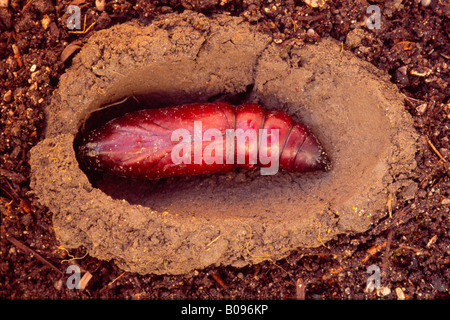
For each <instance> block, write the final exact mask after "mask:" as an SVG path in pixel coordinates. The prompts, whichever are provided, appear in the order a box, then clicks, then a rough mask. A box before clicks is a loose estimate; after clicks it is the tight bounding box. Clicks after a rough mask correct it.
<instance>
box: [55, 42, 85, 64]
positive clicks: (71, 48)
mask: <svg viewBox="0 0 450 320" xmlns="http://www.w3.org/2000/svg"><path fill="white" fill-rule="evenodd" d="M80 49H81V46H79V45H78V44H75V43H70V44H69V45H68V46H67V47H65V48H64V50H63V51H62V52H61V56H60V57H59V60H61V61H62V62H65V61H66V60H67V59H69V58H70V57H71V56H72V55H73V54H74V53H75V52H76V51H78V50H80Z"/></svg>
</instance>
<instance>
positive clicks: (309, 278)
mask: <svg viewBox="0 0 450 320" xmlns="http://www.w3.org/2000/svg"><path fill="white" fill-rule="evenodd" d="M69 4H70V3H69V2H67V3H66V2H62V3H59V4H58V5H57V6H54V5H53V3H52V2H51V1H46V0H34V1H31V2H29V3H28V4H25V3H21V2H17V1H12V3H11V5H10V7H9V8H8V9H4V8H1V9H0V29H1V30H2V34H1V36H0V39H1V40H2V42H1V43H0V55H1V57H2V58H3V59H2V61H0V79H1V81H0V86H1V93H2V96H1V97H2V101H1V108H2V109H1V110H2V112H1V119H0V127H1V128H2V132H1V135H0V150H1V152H2V158H1V162H0V166H1V167H0V182H1V185H0V186H1V190H0V206H1V207H0V208H1V226H0V228H1V236H2V238H1V242H0V252H1V255H2V260H1V265H0V270H1V275H0V290H1V291H0V292H1V297H3V298H8V299H49V298H50V299H76V298H84V299H87V298H109V299H114V298H121V299H292V298H298V299H300V298H303V297H306V299H324V298H325V299H363V298H369V299H375V298H378V297H383V298H388V299H396V298H398V297H399V296H400V295H401V293H403V294H404V295H405V298H406V299H448V298H449V297H450V293H449V289H450V288H449V287H450V285H449V283H450V273H449V271H448V266H449V265H450V237H449V231H450V230H449V229H450V223H449V206H450V191H449V190H450V188H449V185H450V180H449V174H448V172H449V161H450V157H449V156H450V151H449V150H450V143H449V132H450V130H449V126H450V107H449V101H448V96H449V88H448V82H449V71H448V59H449V43H450V42H449V39H448V31H449V28H450V22H449V8H448V7H445V5H444V1H437V0H432V1H431V4H430V5H429V6H423V5H422V4H420V3H416V2H415V1H403V3H402V2H401V1H392V2H387V3H376V4H378V5H379V6H380V7H381V9H382V21H381V29H380V30H375V31H372V30H368V29H366V28H365V27H363V28H361V24H362V22H363V21H364V19H365V17H366V16H365V10H366V8H367V6H368V5H369V3H367V2H365V1H346V2H340V1H336V2H331V1H330V3H328V4H326V5H325V6H324V7H322V8H310V7H309V6H307V5H306V4H304V3H300V2H299V1H297V2H294V1H270V2H269V1H267V2H262V1H261V2H260V1H258V0H256V1H252V2H250V1H249V2H244V3H243V4H242V3H241V2H238V1H236V2H234V1H214V0H213V1H180V2H178V1H161V3H159V4H158V5H155V4H149V3H147V2H145V1H137V2H135V1H130V2H127V1H118V2H115V3H114V4H112V3H108V4H107V5H106V8H105V9H104V10H103V11H100V10H99V9H100V8H95V5H94V4H92V3H84V2H79V5H80V6H81V9H82V15H83V16H84V15H85V14H86V17H87V18H86V29H87V28H88V27H89V26H91V25H92V24H93V23H94V22H95V24H94V25H93V26H92V28H90V29H89V30H88V32H86V33H70V32H69V30H68V29H67V27H66V25H65V21H66V19H67V17H68V16H69V15H68V14H67V13H65V11H66V8H67V6H68V5H69ZM184 10H194V11H198V12H201V13H203V14H206V15H210V14H212V13H227V12H228V13H230V14H231V15H235V16H240V17H243V18H244V20H246V21H249V22H250V23H252V24H253V25H254V27H255V28H256V29H257V30H259V31H261V32H264V33H268V34H270V35H272V36H273V38H274V39H275V42H276V43H278V44H279V45H280V46H283V45H286V46H291V45H293V46H298V47H302V46H303V45H304V44H306V43H316V42H321V39H323V38H327V37H332V38H334V39H336V40H337V41H339V42H342V48H343V50H348V51H352V52H354V53H355V54H356V55H357V56H359V57H360V58H362V59H363V60H366V61H368V62H370V63H372V64H373V65H374V66H375V67H377V68H379V69H380V70H383V71H386V72H388V73H389V74H390V75H391V76H392V79H391V81H392V82H393V83H395V84H396V85H397V86H398V88H399V89H400V90H401V92H402V93H403V94H404V95H405V96H406V104H405V107H406V109H407V110H408V112H409V113H410V114H411V116H412V117H413V119H414V124H415V129H416V130H417V132H418V133H419V134H420V137H419V139H418V148H419V150H418V152H417V154H416V161H417V169H416V171H415V176H416V179H415V183H412V184H409V185H408V186H407V187H405V188H403V189H402V190H401V191H400V192H398V193H397V194H395V195H394V196H393V198H392V201H389V202H388V209H387V211H388V212H389V213H390V217H389V216H388V217H387V218H385V219H384V220H383V221H382V222H381V223H379V224H378V225H375V226H373V227H372V228H371V229H370V230H369V231H367V232H365V233H363V234H352V235H341V236H338V237H337V238H336V239H335V240H332V241H329V242H326V243H324V244H323V246H321V247H319V248H315V249H299V250H295V251H293V252H292V253H291V254H290V255H289V256H288V257H287V258H285V259H281V260H276V261H269V262H263V263H260V264H256V265H252V266H247V267H243V268H236V267H208V268H206V269H199V270H197V271H194V272H193V273H191V274H189V275H188V276H181V275H180V276H164V275H151V274H150V275H138V274H135V273H130V272H126V273H123V271H121V270H120V269H119V268H118V267H117V266H116V265H115V264H114V261H109V262H107V261H101V260H97V259H95V258H93V257H90V256H89V255H87V256H86V255H85V253H86V250H85V248H83V247H80V248H78V249H73V250H69V251H67V250H66V249H65V248H63V247H61V246H60V244H59V242H58V239H57V238H56V237H55V233H54V230H53V227H52V213H51V212H49V210H48V209H47V208H46V207H44V206H42V205H40V204H39V203H38V201H37V197H36V196H35V195H34V194H33V192H30V165H29V159H30V154H29V151H30V149H31V147H33V146H34V145H35V144H36V143H37V142H38V141H40V140H41V139H42V138H43V134H42V133H43V130H44V128H43V126H44V124H45V119H44V118H45V116H44V112H43V110H44V107H45V106H46V105H47V104H48V103H49V101H50V96H51V94H52V92H53V91H54V90H55V89H56V87H57V86H58V84H59V82H60V77H61V75H62V74H63V73H64V71H65V69H66V68H67V67H68V66H70V64H71V59H72V55H71V51H70V50H71V49H73V50H76V49H77V47H76V46H75V45H79V46H82V45H83V44H84V43H85V41H86V40H87V39H88V38H89V37H90V36H91V35H92V31H93V30H101V29H105V28H108V27H111V26H113V25H116V24H118V23H122V22H125V21H129V20H132V19H137V20H139V21H140V22H141V23H144V24H145V23H150V22H152V21H153V20H154V19H155V18H156V17H160V16H161V15H164V14H168V13H171V12H181V11H184ZM308 30H309V31H308ZM307 31H308V32H307ZM312 31H314V32H312ZM65 48H66V50H64V49H65ZM67 48H68V49H67ZM61 60H64V62H63V61H61ZM397 178H398V180H402V178H403V177H400V176H399V177H397ZM74 258H75V259H74ZM73 263H75V264H77V265H79V266H80V267H81V270H82V272H83V274H85V273H86V272H89V273H90V274H92V276H93V277H92V279H91V280H90V281H89V282H88V284H87V287H86V288H85V289H84V290H70V289H68V288H67V287H66V285H65V282H66V279H67V277H68V276H67V275H66V274H65V271H66V268H67V266H69V265H70V264H73ZM373 264H375V265H378V266H379V267H380V268H381V271H382V273H381V286H382V289H381V290H378V291H368V290H365V286H366V280H367V278H368V276H369V274H368V273H367V272H366V270H367V268H368V267H369V266H370V265H373ZM299 283H304V284H305V286H303V287H302V288H304V291H303V290H302V289H299V286H298V284H299Z"/></svg>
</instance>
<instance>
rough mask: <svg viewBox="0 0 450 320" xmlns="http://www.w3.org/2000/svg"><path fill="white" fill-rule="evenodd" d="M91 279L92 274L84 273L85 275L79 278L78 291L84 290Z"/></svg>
mask: <svg viewBox="0 0 450 320" xmlns="http://www.w3.org/2000/svg"><path fill="white" fill-rule="evenodd" d="M91 279H92V273H90V272H89V271H86V273H85V274H84V275H83V276H82V277H81V280H80V289H81V290H84V289H85V288H86V286H87V284H88V282H89V280H91Z"/></svg>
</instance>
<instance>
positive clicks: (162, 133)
mask: <svg viewBox="0 0 450 320" xmlns="http://www.w3.org/2000/svg"><path fill="white" fill-rule="evenodd" d="M78 155H79V159H80V160H81V162H82V163H83V164H84V166H85V167H86V168H87V169H88V170H95V171H107V172H110V173H113V174H116V175H120V176H125V177H137V178H147V179H159V178H165V177H174V176H187V175H197V174H208V173H215V172H228V171H231V170H234V169H235V168H236V167H240V168H245V169H252V168H255V167H256V166H259V167H261V173H262V174H266V175H267V174H275V173H276V172H277V171H278V169H279V168H281V169H283V170H286V171H291V172H308V171H316V170H328V169H329V168H330V162H329V160H328V157H327V155H326V153H325V152H324V150H323V148H322V146H321V144H320V143H319V141H318V140H317V139H316V137H315V136H314V135H313V134H312V133H311V132H310V131H309V130H308V128H306V127H305V126H304V125H303V124H300V123H296V122H295V121H294V120H293V119H292V117H290V116H289V115H288V114H286V113H284V112H281V111H266V110H264V109H263V108H262V107H261V106H260V105H258V104H255V103H244V104H241V105H239V106H237V107H234V106H232V105H231V104H229V103H226V102H219V103H196V104H187V105H181V106H176V107H169V108H162V109H146V110H140V111H136V112H131V113H128V114H126V115H124V116H122V117H120V118H116V119H114V120H111V121H109V122H107V123H106V124H104V125H103V126H101V127H99V128H97V129H94V130H92V131H90V132H88V133H87V134H86V135H85V136H84V138H83V139H82V140H81V143H80V144H79V146H78Z"/></svg>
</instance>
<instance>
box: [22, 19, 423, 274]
mask: <svg viewBox="0 0 450 320" xmlns="http://www.w3.org/2000/svg"><path fill="white" fill-rule="evenodd" d="M254 30H255V28H254V26H251V25H250V24H248V23H246V22H243V20H242V19H240V18H236V17H229V16H222V15H218V16H213V17H212V18H207V17H205V16H203V15H201V14H196V13H192V12H185V13H183V14H171V15H167V16H165V17H164V18H160V19H159V20H157V21H155V22H153V24H152V25H149V26H141V25H139V24H138V23H126V24H123V25H119V26H115V27H113V28H111V29H108V30H102V31H99V32H97V33H96V34H95V35H93V36H92V37H91V38H90V39H89V41H88V42H87V44H86V45H85V46H84V47H83V49H82V50H81V52H80V53H79V54H78V55H77V56H76V57H75V58H74V59H73V63H72V66H71V67H70V68H69V69H68V70H67V72H66V74H65V75H63V76H62V77H61V79H60V85H59V88H58V90H57V92H56V93H55V94H54V96H53V97H52V102H51V104H50V105H49V106H48V108H47V119H48V126H47V130H46V137H45V139H44V140H43V141H41V142H40V143H39V144H38V145H37V146H36V147H34V148H33V149H32V154H31V166H32V188H33V189H34V191H35V193H36V194H37V196H38V197H39V199H40V201H41V202H42V203H43V204H45V205H46V206H47V207H48V208H49V209H50V211H51V212H53V223H54V230H55V232H56V235H57V237H58V238H59V240H60V241H61V243H62V245H63V246H64V247H66V248H72V247H78V246H81V245H83V246H85V247H86V248H87V250H88V251H89V254H91V255H92V256H95V257H98V258H100V259H114V261H115V262H116V263H117V264H118V265H119V266H120V267H121V268H123V269H124V270H127V271H132V272H139V273H158V274H181V273H187V272H190V271H192V270H193V269H198V268H204V267H207V266H209V265H211V264H216V265H220V264H224V265H233V266H243V265H246V264H249V263H258V262H260V261H263V260H266V259H278V258H282V257H284V256H286V255H287V254H289V252H291V251H292V250H295V249H296V248H298V247H311V246H319V245H321V244H322V242H326V241H327V240H330V239H332V238H333V237H335V236H336V235H338V234H341V233H357V232H363V231H365V230H367V229H368V228H369V227H370V225H372V224H374V223H377V221H378V220H379V219H380V218H381V217H383V216H385V215H386V203H387V201H388V197H389V194H395V192H396V191H398V190H399V189H400V188H402V187H403V186H405V185H406V184H408V183H409V178H410V172H411V171H412V169H413V168H414V167H415V160H414V154H415V150H416V147H415V138H416V136H415V132H414V130H413V128H412V121H411V119H410V117H409V115H408V114H407V113H406V111H405V110H404V106H403V100H402V97H401V95H400V94H399V93H398V92H397V90H396V88H395V86H394V85H392V84H391V83H390V82H389V78H388V76H387V75H385V74H383V73H381V72H380V71H378V70H377V69H376V68H375V67H373V66H372V65H370V64H368V63H366V62H363V61H360V60H359V59H357V58H356V57H354V56H353V55H352V54H351V53H348V52H345V51H343V52H341V48H340V45H339V44H338V43H337V42H336V41H334V40H331V39H323V40H321V42H320V43H319V44H317V45H307V46H305V47H303V48H294V47H290V46H289V45H277V44H274V43H272V39H271V38H270V37H269V36H267V35H265V34H261V33H258V32H256V31H254ZM130 95H134V96H136V97H138V98H139V100H140V101H145V102H146V104H148V105H150V106H152V107H163V106H170V105H176V104H183V103H192V102H203V101H220V100H222V101H229V102H232V103H234V104H237V103H241V102H258V103H260V104H261V105H263V106H264V107H265V108H267V109H279V110H282V111H284V112H286V113H288V114H290V115H291V116H293V117H294V118H295V119H297V120H299V121H301V122H303V123H305V124H306V125H307V126H308V127H309V128H311V130H312V131H313V132H314V133H315V135H316V136H317V137H318V138H319V139H320V141H321V142H322V143H323V145H324V147H325V149H326V150H327V152H328V154H329V156H330V158H331V160H332V162H333V169H332V170H331V171H329V172H324V173H314V174H304V175H302V174H293V173H283V172H281V173H278V174H277V175H274V176H261V175H259V171H258V172H245V171H236V172H232V173H226V174H215V175H208V176H197V177H186V178H172V179H162V180H159V181H147V182H142V181H135V180H130V179H123V178H114V177H110V176H102V177H98V176H96V177H94V176H89V175H88V174H86V172H84V171H83V170H81V169H80V166H79V163H78V161H77V157H76V154H75V151H74V142H75V140H76V137H77V135H78V133H79V132H80V130H81V128H83V127H84V126H95V124H96V123H97V122H102V121H106V120H107V119H108V118H111V117H113V116H117V115H121V114H124V113H126V112H129V111H131V110H128V109H129V108H139V104H136V105H132V106H130V105H127V106H126V107H124V106H123V105H120V104H119V105H116V106H115V107H114V106H112V107H111V108H103V109H102V106H105V105H108V104H110V103H111V102H114V101H119V100H120V99H123V98H124V97H127V96H130Z"/></svg>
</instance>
